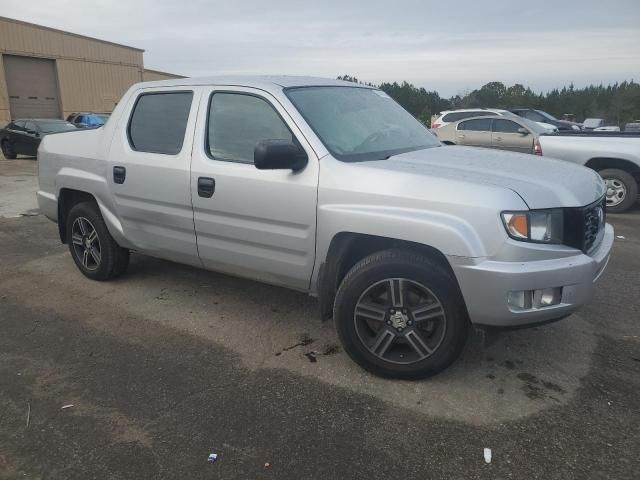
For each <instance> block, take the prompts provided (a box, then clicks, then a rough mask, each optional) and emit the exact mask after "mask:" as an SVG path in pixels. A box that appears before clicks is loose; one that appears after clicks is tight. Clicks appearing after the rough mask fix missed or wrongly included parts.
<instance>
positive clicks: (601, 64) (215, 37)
mask: <svg viewBox="0 0 640 480" xmlns="http://www.w3.org/2000/svg"><path fill="white" fill-rule="evenodd" d="M0 2H1V3H2V9H1V13H0V14H1V15H4V16H8V17H12V18H17V19H19V20H24V21H28V22H33V23H38V24H42V25H46V26H50V27H54V28H59V29H62V30H68V31H71V32H75V33H80V34H84V35H89V36H93V37H98V38H101V39H105V40H109V41H112V42H116V43H123V44H126V45H131V46H135V47H139V48H143V49H145V50H146V52H145V57H144V58H145V66H146V67H147V68H152V69H156V70H164V71H168V72H173V73H178V74H182V75H186V76H198V75H216V74H232V73H236V74H237V73H242V74H303V75H317V76H324V77H331V78H334V77H335V76H336V75H341V74H345V73H347V74H350V75H355V76H357V77H358V78H360V79H362V80H366V81H370V82H373V83H379V82H382V81H394V80H397V81H401V80H407V81H409V82H412V83H414V84H415V85H417V86H422V87H425V88H427V89H429V90H437V91H438V92H440V94H441V95H444V96H449V95H453V94H456V93H462V92H465V91H467V90H472V89H474V88H478V87H480V86H482V85H483V84H484V83H486V82H489V81H493V80H497V81H502V82H504V83H506V84H507V85H511V84H513V83H516V82H517V83H522V84H524V85H528V86H531V87H532V88H533V89H534V90H536V91H540V90H545V91H546V90H548V89H551V88H553V87H561V86H563V85H566V84H569V83H570V82H573V83H574V84H575V85H576V86H584V85H586V84H589V83H595V84H599V83H600V82H603V83H605V84H606V83H609V82H614V81H622V80H625V79H626V80H631V79H634V80H636V81H639V80H640V0H577V1H574V0H555V1H548V0H537V1H520V0H515V1H514V0H487V1H478V0H455V1H451V0H438V1H431V0H421V1H420V0H419V1H413V0H410V1H403V0H395V1H394V0H387V1H378V0H366V1H360V0H319V1H314V2H305V1H304V0H297V1H296V0H246V1H245V0H235V1H233V0H231V1H220V0H179V1H176V0H141V1H137V0H109V1H95V0H61V1H56V0H49V1H42V2H40V1H39V2H27V1H25V0H0Z"/></svg>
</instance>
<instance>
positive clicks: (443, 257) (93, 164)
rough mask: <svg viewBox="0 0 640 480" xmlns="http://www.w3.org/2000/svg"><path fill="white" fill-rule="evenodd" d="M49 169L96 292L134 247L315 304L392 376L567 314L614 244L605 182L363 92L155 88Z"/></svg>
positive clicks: (242, 84) (54, 206)
mask: <svg viewBox="0 0 640 480" xmlns="http://www.w3.org/2000/svg"><path fill="white" fill-rule="evenodd" d="M38 159H39V181H40V189H39V191H38V193H37V196H38V202H39V205H40V209H41V210H42V212H43V213H44V214H45V215H46V216H47V217H49V218H51V219H52V220H54V221H56V222H57V224H58V229H59V233H60V239H61V240H62V242H64V243H67V244H68V246H69V251H70V254H71V257H72V258H73V260H74V262H75V263H76V265H77V267H78V269H79V270H80V271H81V272H82V273H83V274H84V275H85V276H86V277H88V278H90V279H94V280H108V279H110V278H113V277H116V276H118V275H121V274H123V273H124V271H125V270H126V268H127V265H128V262H129V252H130V251H136V252H140V253H143V254H147V255H153V256H157V257H161V258H166V259H169V260H173V261H177V262H182V263H185V264H190V265H193V266H196V267H202V268H206V269H211V270H216V271H221V272H226V273H229V274H233V275H239V276H243V277H248V278H252V279H255V280H259V281H263V282H268V283H272V284H276V285H281V286H284V287H288V288H292V289H296V290H300V291H303V292H307V293H309V294H311V295H314V296H317V297H318V299H319V303H320V307H321V313H322V316H323V317H325V318H329V317H331V316H333V319H334V321H335V324H336V328H337V331H338V336H339V337H340V340H341V342H342V345H343V346H344V349H345V351H346V352H347V353H348V354H349V355H350V356H351V358H353V359H354V360H355V361H356V362H357V363H358V364H360V365H361V366H362V367H364V368H366V369H368V370H370V371H372V372H374V373H376V374H379V375H384V376H389V377H397V378H419V377H425V376H428V375H432V374H434V373H436V372H438V371H440V370H442V369H444V368H446V367H447V366H448V365H449V364H450V363H451V362H452V361H454V360H455V358H456V357H457V356H458V355H459V353H460V351H461V350H462V348H463V346H464V344H465V340H466V337H467V332H468V330H469V327H470V326H471V325H472V324H474V325H484V326H498V327H521V326H525V325H535V324H540V323H544V322H549V321H553V320H558V319H560V318H563V317H566V316H567V315H569V314H571V313H572V312H574V311H575V310H576V309H577V308H578V307H580V306H581V305H582V304H584V303H585V302H587V301H588V300H589V298H590V297H591V295H592V292H593V289H594V288H595V282H596V280H597V279H598V278H599V277H600V275H601V274H602V272H603V271H604V269H605V267H606V265H607V261H608V259H609V252H610V250H611V246H612V244H613V228H612V227H611V226H610V225H608V224H606V222H605V215H606V212H605V205H604V202H605V186H604V183H603V181H602V179H601V178H600V176H598V175H597V174H596V173H595V172H594V171H593V170H589V169H588V168H584V167H582V166H578V165H572V164H570V163H568V162H561V161H557V160H552V159H546V158H544V157H542V158H539V159H537V160H536V162H531V161H530V157H529V156H528V155H523V154H515V153H509V152H501V151H494V150H480V149H474V148H467V147H459V148H455V149H452V148H449V147H445V146H444V145H443V144H442V143H440V142H439V141H438V140H437V139H436V138H435V137H434V136H433V135H432V134H431V133H430V132H429V131H428V130H427V129H426V128H425V127H424V126H423V125H422V124H420V123H419V122H418V121H417V120H416V119H415V118H413V117H412V116H411V115H410V114H409V113H407V112H406V111H405V110H403V109H402V108H401V107H400V106H399V105H398V104H397V103H395V102H394V101H393V100H392V99H391V98H390V97H389V96H388V95H386V94H385V93H384V92H382V91H380V90H377V89H375V88H371V87H367V86H363V85H354V84H353V83H349V82H340V81H334V80H324V79H317V78H297V77H266V78H265V77H258V78H243V77H239V78H204V79H179V80H171V81H163V82H151V83H142V84H138V85H134V86H133V87H131V89H130V90H129V91H128V92H127V93H126V94H125V95H124V97H123V98H122V100H121V101H120V103H119V104H118V106H117V108H116V109H115V111H114V112H113V114H112V116H111V118H110V119H109V121H108V122H107V123H106V125H105V126H103V127H101V128H98V129H94V130H78V131H74V132H70V133H62V134H58V135H51V136H47V137H45V138H44V140H43V141H42V143H41V145H40V149H39V153H38Z"/></svg>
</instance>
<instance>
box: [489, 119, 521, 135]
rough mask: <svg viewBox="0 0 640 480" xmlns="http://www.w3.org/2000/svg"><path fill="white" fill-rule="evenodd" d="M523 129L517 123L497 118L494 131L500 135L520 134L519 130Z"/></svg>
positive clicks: (494, 122)
mask: <svg viewBox="0 0 640 480" xmlns="http://www.w3.org/2000/svg"><path fill="white" fill-rule="evenodd" d="M519 128H522V127H521V126H520V125H518V124H517V123H516V122H512V121H511V120H502V119H501V118H496V119H495V120H494V121H493V131H494V132H500V133H518V129H519Z"/></svg>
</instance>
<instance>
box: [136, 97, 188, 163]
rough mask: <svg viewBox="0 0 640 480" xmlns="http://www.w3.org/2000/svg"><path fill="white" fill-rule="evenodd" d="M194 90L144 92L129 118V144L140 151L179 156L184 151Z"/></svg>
mask: <svg viewBox="0 0 640 480" xmlns="http://www.w3.org/2000/svg"><path fill="white" fill-rule="evenodd" d="M192 100H193V92H162V93H155V92H154V93H143V94H142V95H140V96H139V97H138V100H137V101H136V104H135V106H134V107H133V112H132V113H131V118H130V119H129V128H128V135H129V144H130V145H131V148H132V149H133V150H136V151H138V152H148V153H160V154H164V155H176V154H178V153H179V152H180V150H182V145H183V143H184V135H185V132H186V130H187V120H189V112H190V111H191V103H192Z"/></svg>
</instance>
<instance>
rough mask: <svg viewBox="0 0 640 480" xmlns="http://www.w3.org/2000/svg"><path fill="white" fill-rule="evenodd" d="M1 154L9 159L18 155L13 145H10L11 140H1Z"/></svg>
mask: <svg viewBox="0 0 640 480" xmlns="http://www.w3.org/2000/svg"><path fill="white" fill-rule="evenodd" d="M2 155H4V158H7V159H10V160H14V159H15V158H17V157H18V155H17V154H16V151H15V150H14V149H13V145H11V142H10V141H9V140H3V141H2Z"/></svg>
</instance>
